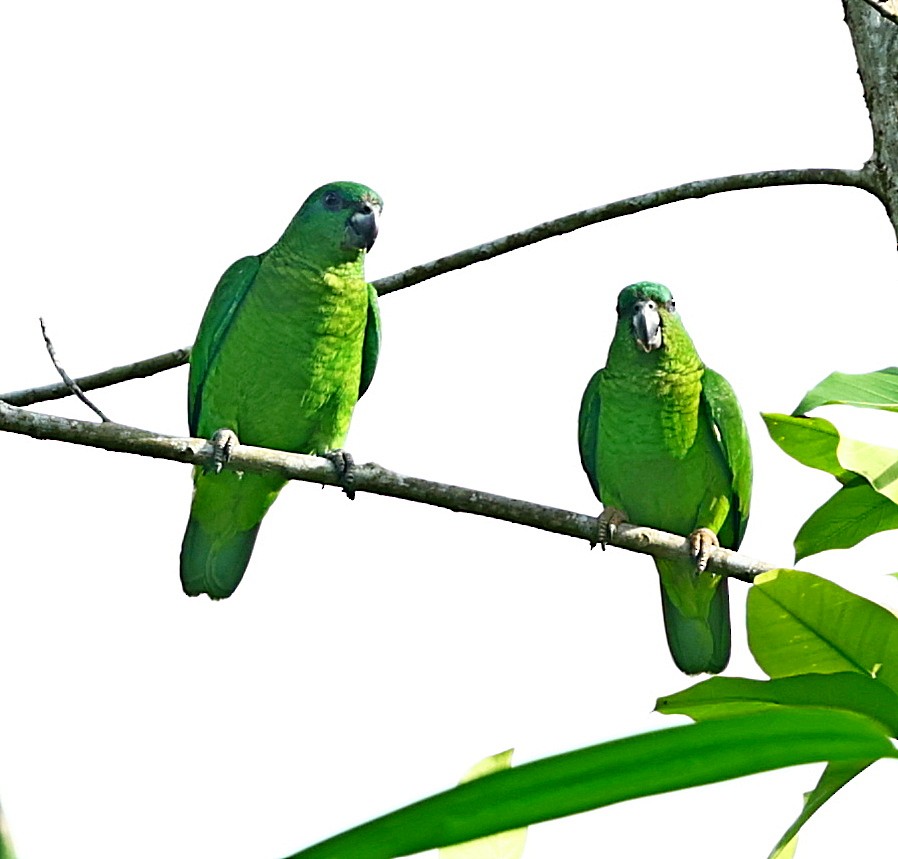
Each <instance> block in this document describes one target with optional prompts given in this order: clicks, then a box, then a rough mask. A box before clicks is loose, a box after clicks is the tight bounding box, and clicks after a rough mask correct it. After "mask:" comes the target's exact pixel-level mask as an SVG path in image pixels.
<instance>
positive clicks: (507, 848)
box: [440, 749, 527, 859]
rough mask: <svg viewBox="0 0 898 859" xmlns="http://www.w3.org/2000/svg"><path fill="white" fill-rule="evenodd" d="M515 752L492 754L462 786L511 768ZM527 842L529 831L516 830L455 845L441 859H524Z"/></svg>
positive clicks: (473, 771)
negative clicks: (522, 857) (522, 858)
mask: <svg viewBox="0 0 898 859" xmlns="http://www.w3.org/2000/svg"><path fill="white" fill-rule="evenodd" d="M512 754H514V749H508V751H505V752H499V754H497V755H491V756H490V757H488V758H484V759H483V760H482V761H479V762H478V763H476V764H474V766H473V767H471V769H469V770H468V771H467V772H466V773H465V774H464V776H463V777H462V779H461V781H460V782H459V784H466V783H467V782H469V781H473V780H474V779H475V778H483V776H485V775H490V773H494V772H499V771H500V770H505V769H508V768H509V767H510V766H511V756H512ZM526 840H527V828H526V827H524V828H523V829H512V830H511V831H510V832H497V833H496V834H495V835H488V836H487V837H486V838H477V839H475V840H474V841H466V842H464V843H463V844H453V845H452V846H451V847H443V848H441V849H440V859H521V856H523V855H524V843H525V842H526Z"/></svg>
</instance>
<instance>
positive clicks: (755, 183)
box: [0, 168, 879, 406]
mask: <svg viewBox="0 0 898 859" xmlns="http://www.w3.org/2000/svg"><path fill="white" fill-rule="evenodd" d="M784 185H844V186H850V187H854V188H861V189H863V190H865V191H869V192H870V193H873V194H876V195H877V196H879V186H878V184H877V183H876V182H875V181H874V177H873V176H872V175H871V172H869V171H868V170H839V169H836V168H809V169H806V170H768V171H764V172H762V173H742V174H737V175H734V176H722V177H719V178H716V179H700V180H698V181H696V182H687V183H685V184H683V185H675V186H673V187H671V188H663V189H661V190H660V191H651V192H649V193H648V194H640V195H638V196H636V197H627V198H626V199H624V200H617V201H615V202H613V203H607V204H605V205H603V206H596V207H594V208H592V209H585V210H584V211H582V212H575V213H574V214H571V215H565V216H564V217H563V218H556V219H555V220H552V221H546V222H545V223H542V224H537V225H536V226H535V227H530V228H528V229H526V230H521V231H520V232H518V233H511V234H510V235H507V236H503V237H502V238H498V239H494V240H493V241H491V242H486V243H485V244H482V245H477V246H476V247H473V248H467V249H466V250H463V251H459V252H458V253H454V254H450V255H449V256H445V257H440V258H439V259H436V260H432V261H431V262H427V263H422V264H421V265H416V266H413V267H412V268H410V269H407V270H406V271H403V272H399V273H398V274H393V275H390V276H389V277H383V278H381V279H380V280H376V281H374V286H375V287H376V288H377V291H378V292H379V293H380V294H381V295H386V294H388V293H390V292H395V291H396V290H399V289H405V288H406V287H407V286H412V285H414V284H416V283H421V282H422V281H425V280H429V279H430V278H432V277H437V276H438V275H441V274H446V273H447V272H450V271H455V270H456V269H460V268H465V267H466V266H469V265H472V264H473V263H476V262H483V261H484V260H488V259H492V258H493V257H497V256H501V255H502V254H507V253H509V252H511V251H513V250H517V249H518V248H523V247H526V246H527V245H532V244H536V243H537V242H541V241H544V240H545V239H550V238H552V237H554V236H561V235H564V234H565V233H571V232H573V231H574V230H579V229H581V228H582V227H588V226H590V225H592V224H598V223H600V222H602V221H610V220H613V219H614V218H621V217H623V216H624V215H633V214H636V213H637V212H644V211H647V210H648V209H655V208H657V207H659V206H666V205H668V204H669V203H677V202H680V201H682V200H695V199H699V198H701V197H708V196H710V195H712V194H722V193H724V192H726V191H744V190H749V189H753V188H769V187H774V186H784ZM189 355H190V348H189V347H187V348H184V349H176V350H175V351H174V352H166V353H165V354H164V355H158V356H156V357H154V358H148V359H146V360H143V361H138V362H136V363H134V364H128V365H125V366H122V367H114V368H113V369H111V370H104V371H103V372H101V373H95V374H93V375H91V376H82V377H81V378H78V379H75V382H76V383H77V385H78V387H80V388H81V390H82V391H93V390H96V389H97V388H103V387H106V386H108V385H115V384H118V383H119V382H124V381H127V380H129V379H140V378H143V377H145V376H152V375H153V374H154V373H161V372H162V371H163V370H169V369H171V368H172V367H178V366H180V365H181V364H185V363H187V360H188V357H189ZM71 393H72V391H71V389H70V388H69V386H67V385H65V384H64V383H58V384H55V385H44V386H43V387H39V388H28V389H25V390H21V391H11V392H9V393H7V394H0V400H3V401H4V402H7V403H10V404H11V405H14V406H30V405H33V404H34V403H39V402H43V401H44V400H54V399H59V398H61V397H67V396H70V395H71Z"/></svg>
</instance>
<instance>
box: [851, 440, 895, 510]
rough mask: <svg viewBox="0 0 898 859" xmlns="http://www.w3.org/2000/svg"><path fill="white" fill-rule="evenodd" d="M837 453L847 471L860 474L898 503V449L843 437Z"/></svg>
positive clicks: (881, 492)
mask: <svg viewBox="0 0 898 859" xmlns="http://www.w3.org/2000/svg"><path fill="white" fill-rule="evenodd" d="M836 455H837V456H838V458H839V463H840V464H841V465H842V466H843V467H844V468H845V470H846V471H851V472H854V473H855V474H860V475H861V476H862V477H863V478H865V479H866V480H867V481H868V482H869V483H870V485H871V486H872V487H873V488H874V489H875V490H876V491H877V492H879V493H880V494H882V495H884V496H885V497H886V498H888V499H889V500H890V501H893V502H894V503H895V504H898V450H896V449H895V448H892V447H881V446H880V445H878V444H868V443H867V442H865V441H856V440H855V439H853V438H844V437H843V438H841V439H840V440H839V449H838V451H837V452H836Z"/></svg>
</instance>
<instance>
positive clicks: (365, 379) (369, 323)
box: [359, 283, 380, 399]
mask: <svg viewBox="0 0 898 859" xmlns="http://www.w3.org/2000/svg"><path fill="white" fill-rule="evenodd" d="M379 354H380V308H379V307H378V304H377V290H376V289H375V288H374V287H373V286H372V285H371V284H370V283H369V284H368V318H367V319H366V321H365V340H364V343H363V344H362V375H361V378H360V379H359V399H361V398H362V395H363V394H364V393H365V391H367V390H368V386H369V385H370V384H371V380H372V379H373V378H374V371H375V369H377V358H378V355H379Z"/></svg>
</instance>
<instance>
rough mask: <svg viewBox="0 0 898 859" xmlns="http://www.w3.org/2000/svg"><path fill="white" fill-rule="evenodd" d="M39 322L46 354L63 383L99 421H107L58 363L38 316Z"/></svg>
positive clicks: (41, 318) (41, 319) (45, 329)
mask: <svg viewBox="0 0 898 859" xmlns="http://www.w3.org/2000/svg"><path fill="white" fill-rule="evenodd" d="M40 323H41V334H42V335H43V337H44V345H45V346H46V347H47V354H48V355H49V356H50V360H51V361H52V362H53V366H54V367H55V368H56V372H57V373H59V375H60V376H61V377H62V382H63V384H64V385H65V386H66V387H67V388H68V389H69V390H70V391H71V392H72V393H73V394H74V395H75V396H76V397H77V398H78V399H79V400H81V402H82V403H84V405H85V406H87V407H88V408H89V409H90V410H91V411H92V412H93V413H94V414H95V415H96V416H97V417H98V418H99V419H100V420H101V421H103V422H104V423H106V422H109V418H107V417H106V415H104V414H103V412H101V411H100V409H99V407H98V406H95V405H94V404H93V403H92V402H91V401H90V400H89V399H88V398H87V396H86V395H85V393H84V391H82V390H81V388H80V387H79V386H78V383H77V382H76V381H75V380H74V379H73V378H72V377H71V376H70V375H69V374H68V373H66V371H65V369H64V368H63V366H62V364H60V363H59V360H58V359H57V357H56V349H54V348H53V341H52V340H51V339H50V335H49V334H47V326H46V325H44V319H43V317H40Z"/></svg>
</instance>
